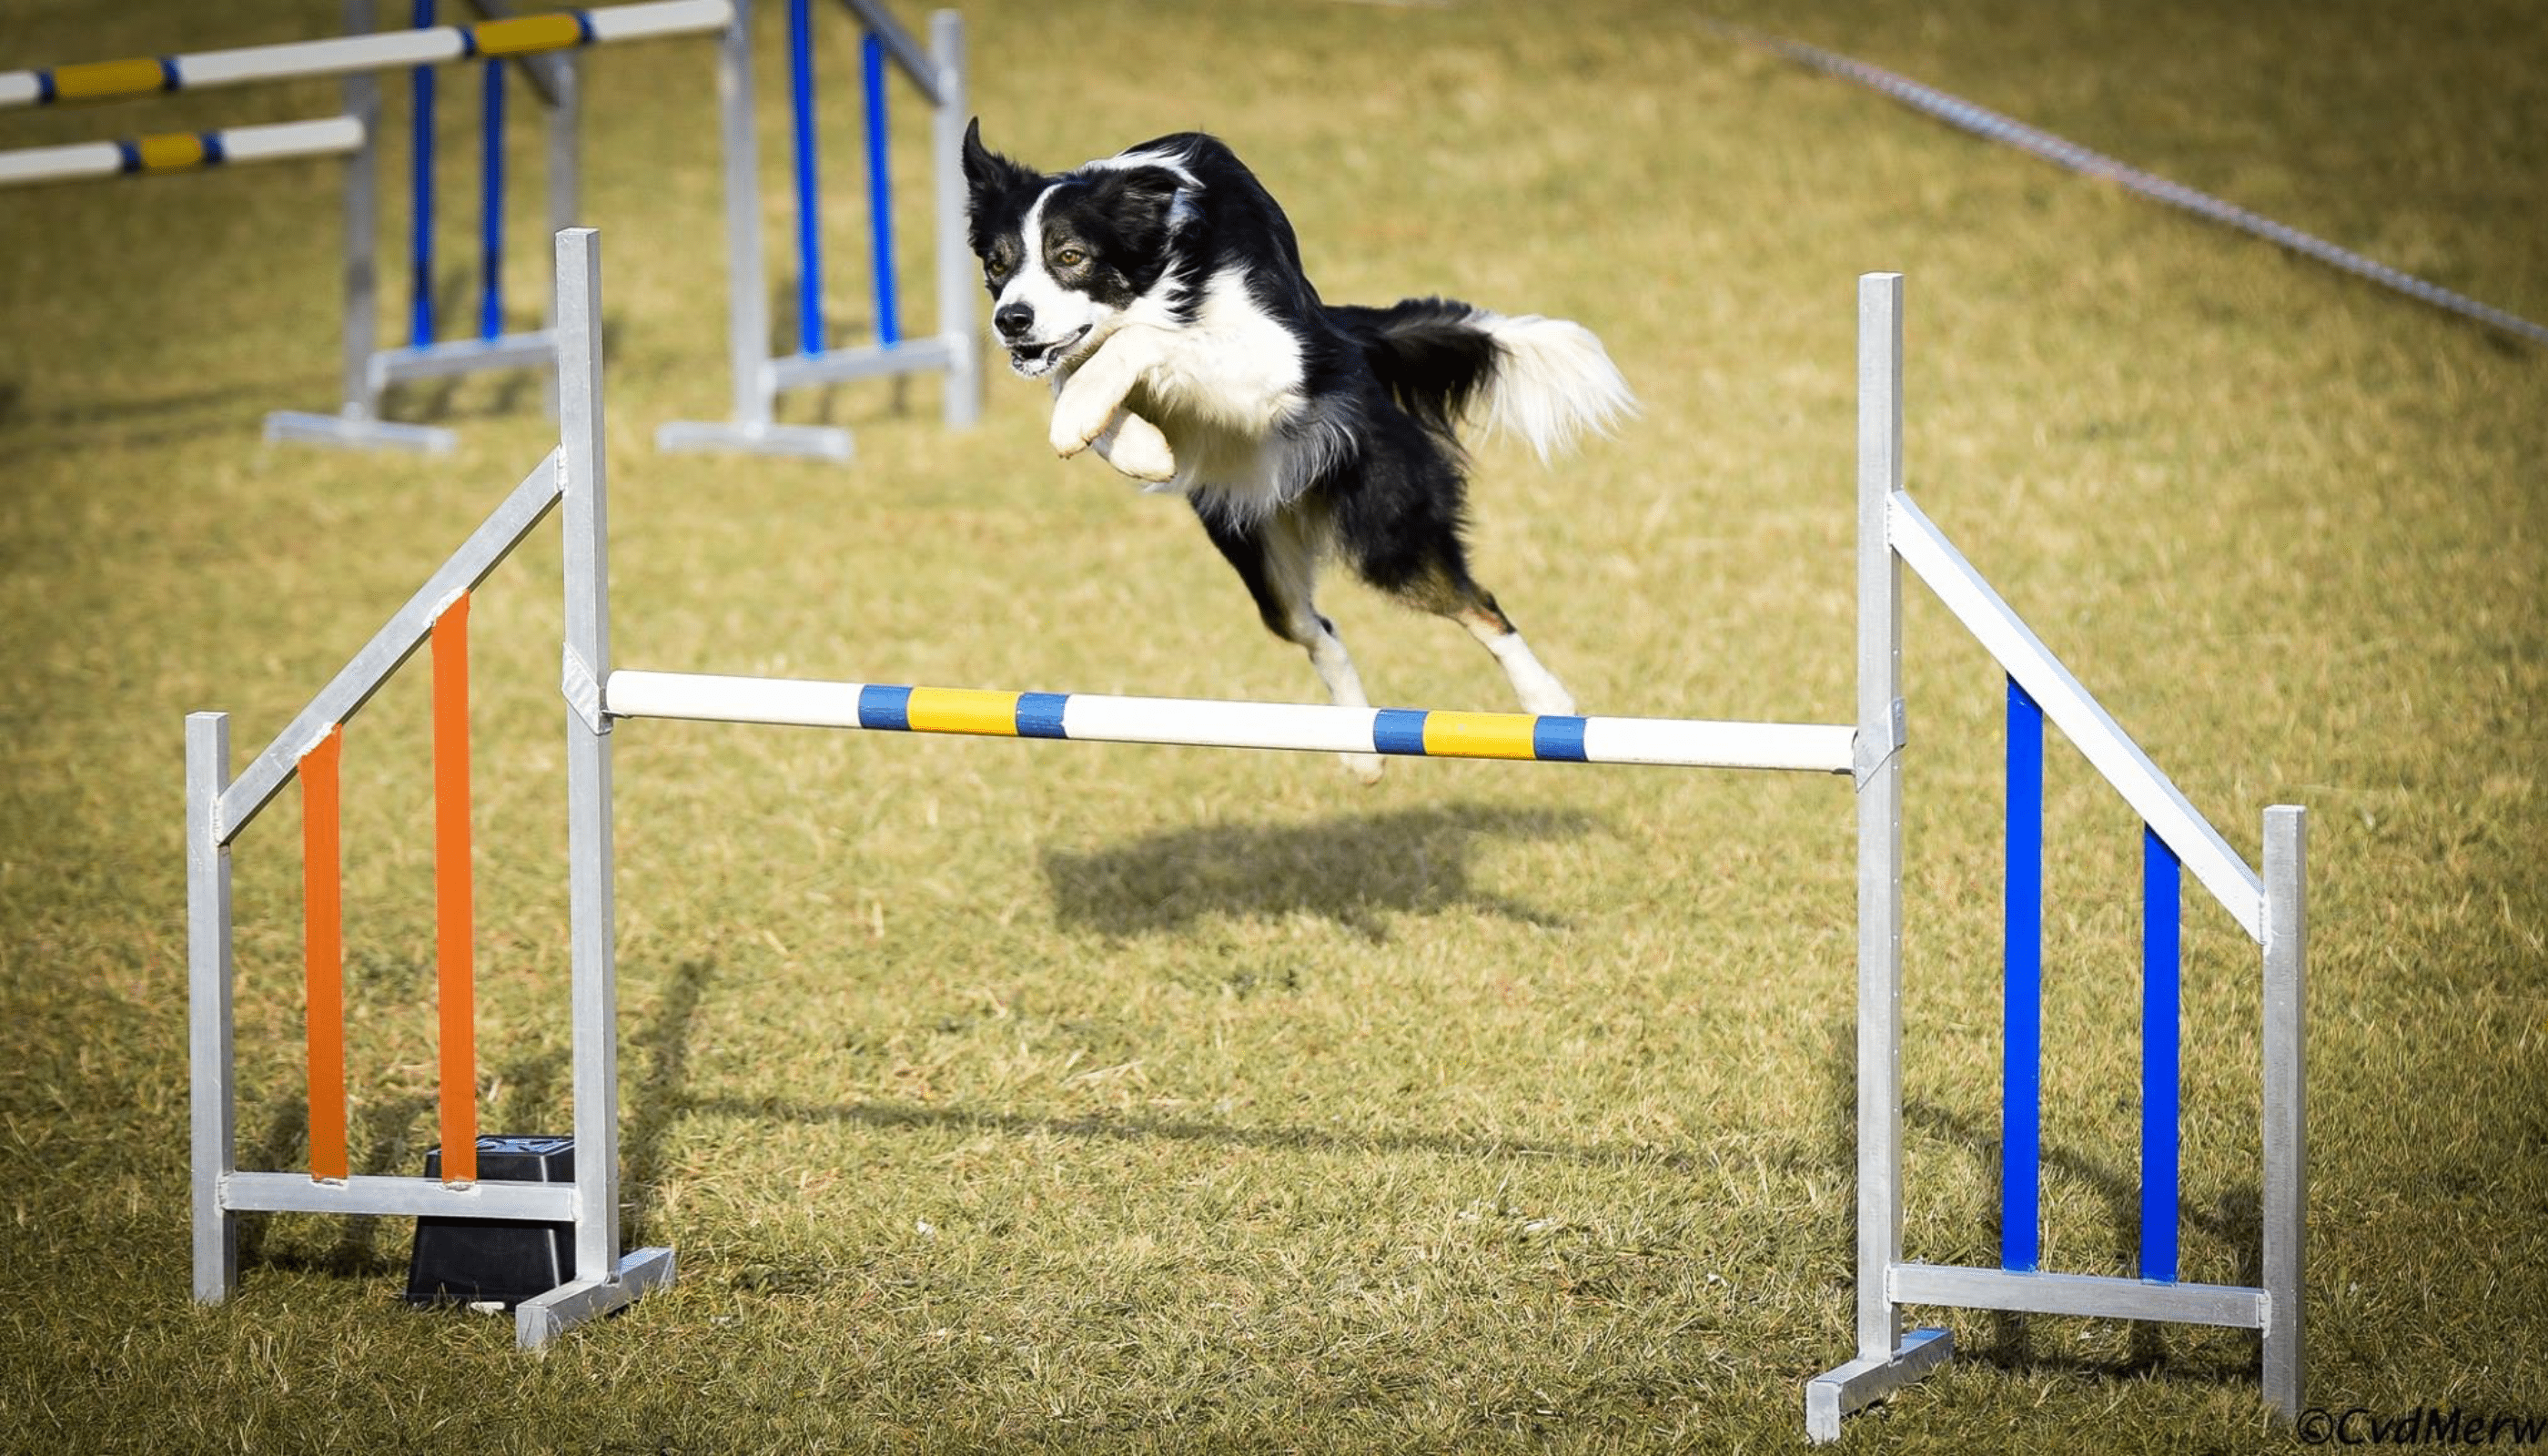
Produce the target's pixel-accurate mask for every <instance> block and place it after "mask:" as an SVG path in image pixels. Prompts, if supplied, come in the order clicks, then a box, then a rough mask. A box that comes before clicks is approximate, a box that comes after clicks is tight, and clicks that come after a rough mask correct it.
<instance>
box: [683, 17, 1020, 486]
mask: <svg viewBox="0 0 2548 1456" xmlns="http://www.w3.org/2000/svg"><path fill="white" fill-rule="evenodd" d="M843 3H844V4H846V5H847V6H848V8H849V9H850V10H851V11H852V12H854V13H855V14H856V15H857V17H858V20H859V24H860V25H861V27H862V28H863V30H864V33H865V46H866V56H865V59H866V69H867V74H868V82H869V91H868V96H867V106H868V127H869V136H868V138H867V140H868V160H869V178H868V181H869V195H870V199H871V201H870V207H871V208H872V207H873V206H874V205H875V204H874V201H873V199H875V198H876V197H877V196H879V195H880V194H881V192H882V187H881V185H880V179H881V178H882V175H883V174H882V170H881V157H882V153H883V150H884V136H883V133H882V128H881V127H880V126H879V125H878V123H879V122H880V120H881V108H882V100H883V93H882V85H881V80H882V75H881V72H882V69H883V61H884V60H885V59H888V58H889V59H890V60H891V61H892V62H893V66H894V68H895V69H898V70H900V71H901V72H902V73H903V74H904V75H905V76H906V77H908V78H909V79H910V81H911V82H912V84H913V85H914V86H916V87H918V88H919V91H920V94H921V96H922V97H923V98H924V99H925V100H926V101H927V102H928V103H929V105H930V108H931V124H930V170H931V183H932V188H933V193H932V195H933V200H934V214H933V216H934V232H935V238H934V249H935V256H936V259H937V273H938V278H937V288H938V332H937V333H936V334H934V335H929V336H924V337H919V338H910V337H904V336H902V335H901V330H900V327H899V321H898V320H897V319H896V318H894V305H893V302H892V297H893V296H892V281H891V280H892V273H893V259H892V256H891V238H890V234H889V227H890V224H889V222H888V223H887V224H886V225H885V226H884V227H875V226H874V220H872V219H871V220H870V226H871V234H870V235H871V237H872V239H873V242H872V246H873V247H874V248H875V249H876V251H877V254H878V255H877V257H876V258H875V259H874V262H875V266H876V274H877V276H876V279H875V282H876V285H877V289H878V297H877V309H878V314H877V321H878V325H879V335H880V337H879V341H878V342H876V343H874V344H870V345H864V346H860V347H854V348H827V347H825V339H824V338H823V335H822V323H821V296H820V293H821V271H820V269H821V265H820V257H819V254H820V242H819V238H818V237H817V236H816V233H817V231H818V228H817V217H816V216H815V208H816V204H815V199H814V178H813V175H812V173H813V167H812V159H813V152H812V147H811V145H810V130H811V127H812V123H813V118H812V113H811V111H810V110H809V109H808V108H809V107H810V100H811V96H810V93H811V85H810V78H807V77H804V76H803V75H802V67H801V66H791V70H792V71H794V72H796V73H797V78H798V81H799V84H798V85H797V86H796V88H795V90H796V92H797V95H796V97H795V111H794V123H795V126H796V128H797V129H798V137H799V140H798V153H797V155H798V161H799V164H800V165H799V168H798V175H797V208H798V238H799V246H798V275H799V276H798V280H797V281H798V300H799V303H798V323H797V333H798V345H799V346H798V349H797V351H796V352H794V353H790V354H780V355H777V356H775V357H773V356H772V354H771V353H770V349H771V328H770V324H771V319H770V285H769V279H768V275H767V273H766V270H765V265H764V263H763V259H762V250H761V153H760V143H759V139H758V137H757V135H756V133H755V130H754V119H753V100H752V98H753V85H752V26H751V15H750V10H751V0H735V21H734V28H733V30H731V31H730V32H728V33H727V36H726V41H725V46H724V48H723V50H722V51H721V52H720V53H719V56H718V62H717V96H718V105H719V109H720V114H721V119H722V131H723V137H724V153H725V236H726V287H727V303H726V311H727V314H726V324H727V335H726V336H727V350H728V359H729V366H730V368H731V370H732V375H733V394H732V403H733V412H732V415H731V416H730V417H729V418H726V419H723V420H676V421H674V422H672V423H669V424H666V425H664V426H663V427H662V428H660V429H658V430H657V431H656V432H655V447H656V448H657V449H659V450H720V451H745V452H750V453H755V454H764V455H802V456H812V457H815V458H818V459H824V460H830V461H834V462H846V461H848V460H849V459H850V458H851V456H852V454H853V451H854V446H853V442H852V438H851V435H850V431H849V430H847V429H845V428H842V427H840V426H837V425H815V424H782V423H779V422H778V420H777V417H776V410H777V400H778V396H779V395H781V394H783V393H785V392H787V391H789V390H799V389H811V388H816V387H820V386H825V385H834V384H845V383H848V382H850V381H853V380H861V379H883V378H893V377H898V376H902V375H909V374H927V373H944V374H945V375H946V376H947V383H946V395H945V401H944V408H945V415H946V420H947V423H948V424H949V425H951V426H955V427H959V428H960V427H962V426H966V425H970V424H972V423H973V422H975V421H976V420H977V419H979V418H980V417H981V412H982V361H981V340H980V338H979V337H978V327H977V325H976V322H975V318H976V316H975V306H974V298H973V294H974V281H973V266H972V253H971V250H970V248H969V246H968V245H967V243H966V241H965V232H964V163H963V144H964V123H965V120H966V116H965V106H966V102H965V68H964V21H963V17H962V16H960V15H958V14H957V13H956V12H955V11H953V10H941V11H937V12H935V13H933V14H932V15H931V16H930V24H929V37H930V44H929V46H927V47H926V48H924V47H923V46H921V45H920V43H919V42H918V41H916V40H914V39H913V38H912V37H911V35H910V34H909V33H908V32H906V31H904V30H903V28H902V27H901V25H900V24H898V23H897V22H896V21H895V20H894V18H893V16H892V14H891V13H890V12H888V11H887V10H886V9H885V8H884V5H883V4H882V3H881V0H843ZM802 54H803V52H802V50H801V49H796V50H791V61H794V60H798V59H801V57H802Z"/></svg>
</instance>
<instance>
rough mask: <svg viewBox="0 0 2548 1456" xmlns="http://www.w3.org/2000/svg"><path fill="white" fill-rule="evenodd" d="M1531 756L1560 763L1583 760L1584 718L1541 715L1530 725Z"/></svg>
mask: <svg viewBox="0 0 2548 1456" xmlns="http://www.w3.org/2000/svg"><path fill="white" fill-rule="evenodd" d="M1530 752H1531V757H1533V758H1537V759H1554V760H1556V761H1558V762H1560V763H1567V764H1581V763H1583V762H1584V720H1583V719H1582V718H1572V717H1547V716H1543V717H1541V718H1540V719H1539V720H1538V721H1536V722H1534V723H1532V724H1531V725H1530Z"/></svg>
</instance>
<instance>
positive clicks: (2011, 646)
mask: <svg viewBox="0 0 2548 1456" xmlns="http://www.w3.org/2000/svg"><path fill="white" fill-rule="evenodd" d="M1884 529H1885V534H1886V536H1887V537H1888V538H1889V539H1890V540H1891V542H1892V544H1893V550H1894V552H1895V553H1896V554H1897V555H1899V556H1900V557H1901V558H1902V564H1903V565H1905V566H1907V567H1909V568H1911V570H1912V571H1913V573H1915V574H1916V575H1917V576H1918V577H1919V578H1920V580H1921V581H1923V582H1926V583H1928V584H1929V590H1930V591H1931V592H1936V593H1937V596H1938V599H1939V600H1940V601H1942V602H1944V603H1946V606H1947V610H1949V611H1951V612H1953V613H1955V615H1956V620H1957V621H1959V622H1962V623H1963V624H1964V630H1965V631H1967V632H1970V633H1972V634H1973V638H1974V640H1975V641H1977V642H1979V643H1981V645H1982V646H1983V647H1984V648H1986V649H1988V650H1989V652H1990V655H1991V656H1992V657H1993V658H1995V659H1997V660H1998V662H1999V665H2000V667H2001V668H2003V669H2005V670H2006V671H2007V673H2008V675H2009V676H2010V677H2011V678H2014V679H2016V680H2017V684H2018V685H2019V686H2020V687H2023V688H2025V689H2026V691H2027V695H2028V696H2030V697H2033V698H2034V699H2035V700H2036V701H2037V702H2039V703H2041V704H2043V706H2044V714H2045V716H2046V717H2047V718H2050V719H2051V720H2052V721H2053V724H2054V725H2055V726H2057V727H2058V728H2060V730H2061V732H2062V734H2063V735H2064V736H2065V737H2067V738H2068V739H2069V740H2070V743H2071V746H2072V747H2074V748H2076V749H2078V750H2079V753H2080V755H2081V756H2082V757H2084V758H2086V759H2087V761H2088V762H2089V764H2090V765H2092V766H2094V767H2095V769H2096V771H2097V772H2098V773H2099V774H2103V775H2104V776H2105V779H2106V781H2107V782H2108V783H2111V784H2113V785H2114V786H2115V791H2116V792H2118V793H2120V794H2122V795H2123V796H2124V802H2126V803H2128V804H2131V805H2132V806H2133V810H2134V812H2135V813H2138V814H2139V815H2140V816H2141V822H2142V823H2144V824H2147V825H2148V826H2149V827H2150V828H2151V830H2153V831H2154V832H2156V834H2157V835H2158V837H2159V838H2160V839H2161V840H2163V841H2165V842H2166V844H2167V847H2168V848H2169V849H2171V850H2174V851H2175V852H2176V856H2177V858H2178V859H2179V860H2181V861H2183V862H2184V863H2185V866H2186V867H2187V868H2188V869H2191V870H2193V871H2194V877H2195V878H2196V879H2197V880H2199V881H2201V882H2202V884H2203V887H2204V888H2205V889H2207V890H2210V891H2211V892H2212V897H2213V898H2214V899H2216V900H2219V901H2220V902H2221V908H2222V909H2224V910H2227V911H2229V915H2230V918H2231V919H2233V920H2235V921H2237V922H2238V926H2239V928H2240V929H2242V930H2244V931H2245V932H2246V933H2247V935H2248V937H2249V938H2250V939H2252V940H2254V941H2256V942H2258V943H2259V944H2262V943H2263V941H2264V939H2265V885H2264V881H2262V880H2260V879H2258V878H2257V877H2256V871H2255V870H2253V869H2250V868H2248V867H2247V862H2246V861H2245V860H2242V859H2240V858H2239V857H2238V852H2237V851H2236V850H2233V849H2231V848H2229V841H2228V840H2226V839H2223V838H2222V837H2221V831H2220V830H2217V829H2215V828H2213V827H2212V821H2211V820H2209V819H2206V818H2204V817H2203V813H2202V811H2201V810H2199V809H2197V808H2195V807H2194V805H2193V804H2192V803H2191V802H2190V801H2188V800H2187V798H2186V797H2185V795H2184V794H2183V793H2181V792H2179V791H2178V789H2177V786H2176V785H2175V784H2174V783H2172V782H2170V781H2169V780H2168V776H2167V775H2166V774H2162V773H2160V772H2159V768H2158V766H2157V765H2156V764H2153V763H2151V762H2150V757H2149V755H2147V754H2145V753H2143V752H2141V748H2140V745H2139V744H2137V743H2135V742H2133V740H2132V736H2131V735H2130V734H2128V733H2126V732H2124V730H2123V726H2122V725H2121V724H2119V723H2117V722H2116V721H2115V718H2114V715H2113V714H2112V713H2109V712H2107V711H2106V709H2105V707H2104V706H2103V705H2102V704H2100V703H2099V702H2098V701H2097V699H2096V698H2094V697H2092V696H2090V695H2089V693H2088V689H2087V688H2085V687H2083V686H2081V685H2080V683H2079V680H2078V679H2077V678H2074V677H2072V676H2071V674H2070V670H2069V669H2068V668H2065V667H2063V666H2062V665H2061V660H2060V659H2059V658H2056V657H2054V656H2053V655H2052V649H2051V648H2048V647H2047V646H2045V645H2044V639H2043V638H2041V637H2038V636H2036V635H2035V630H2034V629H2033V628H2031V627H2029V626H2027V625H2026V622H2025V621H2024V620H2023V619H2022V618H2020V617H2019V616H2018V614H2017V613H2016V612H2015V611H2014V610H2012V609H2011V608H2010V606H2009V604H2008V601H2007V599H2006V598H2004V597H2002V596H2001V595H2000V594H1999V592H1997V591H1996V590H1995V589H1993V588H1992V586H1991V584H1990V583H1989V582H1987V581H1985V580H1983V578H1982V574H1981V573H1979V572H1977V571H1974V570H1973V565H1972V563H1971V562H1969V561H1966V560H1965V559H1964V554H1963V553H1962V552H1960V551H1957V550H1956V545H1955V543H1954V542H1953V541H1950V540H1948V539H1947V533H1946V532H1944V531H1941V530H1939V529H1938V527H1937V523H1936V522H1934V521H1932V520H1930V519H1929V517H1928V515H1927V514H1926V513H1925V512H1923V511H1922V510H1921V509H1920V507H1919V506H1918V505H1917V504H1914V503H1913V502H1912V500H1911V498H1910V497H1909V496H1906V495H1903V494H1902V493H1900V492H1898V491H1897V492H1895V493H1894V495H1893V497H1892V499H1891V501H1890V504H1889V505H1888V506H1887V509H1886V514H1885V523H1884Z"/></svg>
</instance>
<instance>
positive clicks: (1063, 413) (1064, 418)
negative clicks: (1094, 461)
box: [1046, 390, 1167, 473]
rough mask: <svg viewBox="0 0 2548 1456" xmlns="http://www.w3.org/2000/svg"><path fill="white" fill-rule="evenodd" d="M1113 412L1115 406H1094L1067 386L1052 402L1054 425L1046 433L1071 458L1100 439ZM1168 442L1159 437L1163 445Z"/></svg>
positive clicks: (1061, 453)
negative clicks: (1078, 396) (1106, 407)
mask: <svg viewBox="0 0 2548 1456" xmlns="http://www.w3.org/2000/svg"><path fill="white" fill-rule="evenodd" d="M1113 415H1114V411H1113V410H1112V409H1091V408H1090V407H1089V406H1088V405H1087V404H1085V403H1084V402H1081V401H1077V400H1073V399H1072V398H1071V394H1070V392H1069V391H1068V390H1064V391H1062V394H1061V398H1060V399H1058V400H1056V401H1054V402H1053V407H1052V429H1051V433H1050V434H1048V435H1047V437H1046V438H1047V440H1048V441H1049V442H1050V444H1051V445H1052V453H1054V454H1055V455H1058V456H1060V457H1061V458H1062V459H1064V460H1068V459H1069V458H1070V457H1071V456H1073V455H1076V454H1078V453H1079V452H1080V451H1082V450H1085V449H1087V448H1088V447H1089V446H1090V445H1093V444H1095V443H1097V437H1098V436H1099V435H1102V434H1104V433H1105V432H1106V425H1107V422H1108V420H1109V419H1111V418H1112V417H1113ZM1166 443H1167V442H1166V441H1164V440H1162V441H1160V444H1161V446H1162V447H1164V446H1165V445H1166ZM1128 473H1129V472H1128Z"/></svg>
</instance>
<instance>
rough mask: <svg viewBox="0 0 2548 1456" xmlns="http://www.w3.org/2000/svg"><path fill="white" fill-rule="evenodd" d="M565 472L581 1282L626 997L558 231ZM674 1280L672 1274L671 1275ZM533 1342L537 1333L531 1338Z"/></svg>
mask: <svg viewBox="0 0 2548 1456" xmlns="http://www.w3.org/2000/svg"><path fill="white" fill-rule="evenodd" d="M556 276H557V283H556V288H557V302H558V435H559V442H560V443H559V457H558V469H559V470H560V472H561V473H562V475H563V482H564V486H565V498H566V499H565V510H566V530H565V545H566V665H565V686H566V692H567V702H568V708H567V714H566V774H567V788H566V793H567V862H568V871H567V923H568V944H569V952H568V959H569V962H570V964H569V975H570V977H571V978H572V980H573V989H572V998H573V1001H574V1023H575V1183H576V1201H577V1205H578V1207H579V1208H580V1210H581V1213H580V1214H579V1215H578V1217H577V1219H576V1227H575V1277H576V1278H577V1279H578V1280H579V1281H584V1280H597V1281H601V1282H602V1283H604V1284H611V1283H615V1282H616V1281H617V1280H618V1278H619V1274H620V1265H619V992H618V976H617V971H616V968H615V963H614V962H615V958H616V956H617V954H618V953H617V934H618V932H617V912H616V901H615V898H614V896H615V891H614V888H613V883H612V881H613V865H614V860H613V854H612V845H611V832H610V818H611V799H610V719H609V718H608V717H607V716H605V715H604V714H603V713H602V711H601V689H600V686H599V684H600V683H602V682H603V681H604V680H605V679H607V678H608V677H609V674H610V558H609V554H608V551H609V546H608V530H609V519H608V514H609V512H608V506H607V503H606V502H607V499H608V489H609V479H608V476H607V474H606V473H605V472H606V465H607V462H606V460H605V459H604V456H603V453H602V442H601V431H602V412H601V237H600V234H599V233H597V232H595V231H594V230H593V229H592V228H590V227H570V228H567V229H566V230H565V231H563V232H560V233H559V234H558V235H557V275H556ZM667 1274H668V1275H669V1269H668V1270H667ZM525 1337H527V1334H526V1336H525Z"/></svg>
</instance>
